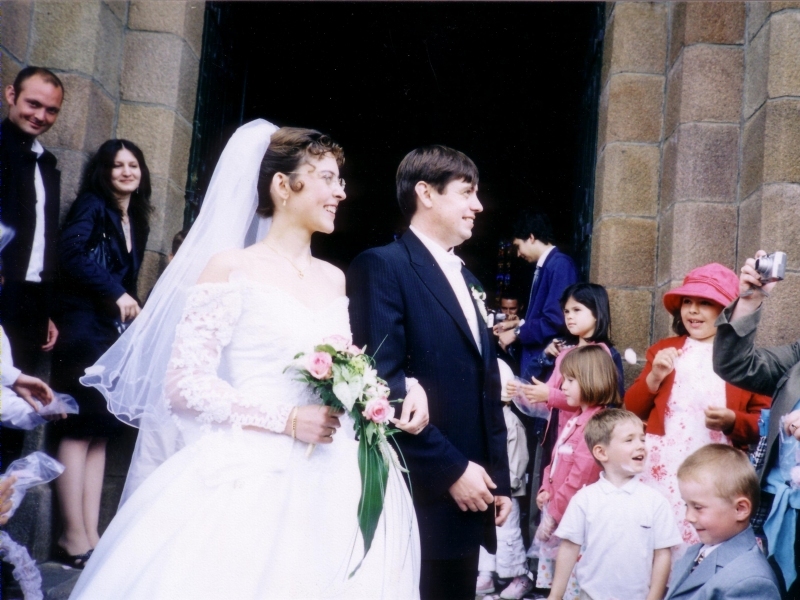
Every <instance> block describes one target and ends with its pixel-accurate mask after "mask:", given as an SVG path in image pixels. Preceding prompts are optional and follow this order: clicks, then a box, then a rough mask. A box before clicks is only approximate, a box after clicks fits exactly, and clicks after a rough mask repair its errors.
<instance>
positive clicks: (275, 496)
mask: <svg viewBox="0 0 800 600" xmlns="http://www.w3.org/2000/svg"><path fill="white" fill-rule="evenodd" d="M332 334H340V335H347V336H348V337H349V335H350V325H349V319H348V312H347V299H346V298H345V297H341V298H339V299H337V300H335V301H333V302H332V303H331V304H330V305H328V306H326V307H324V308H322V309H320V310H312V309H309V308H307V307H306V306H305V305H303V304H302V303H301V302H299V301H297V300H296V299H295V298H293V297H292V296H290V295H288V294H287V293H286V292H284V291H282V290H280V289H277V288H274V287H271V286H268V285H266V284H262V283H258V282H253V281H248V280H246V279H244V278H243V277H241V276H237V274H234V276H233V277H232V281H231V282H229V283H211V284H200V285H196V286H194V287H193V288H192V289H191V291H190V293H189V296H188V299H187V303H186V308H185V309H184V314H183V318H182V320H181V323H180V325H179V326H178V329H177V335H176V340H175V346H174V348H173V358H172V360H171V361H170V366H169V369H168V373H167V379H168V385H167V395H168V396H169V399H170V400H171V405H172V407H173V418H174V419H176V420H177V421H178V422H179V425H180V429H181V431H182V434H183V437H184V439H185V441H186V446H185V447H184V448H183V449H182V450H180V451H179V452H177V453H176V454H174V455H173V456H172V457H171V458H170V459H169V460H167V461H166V462H165V463H164V464H162V465H161V466H160V467H159V468H158V469H157V470H156V471H155V472H154V473H153V474H152V475H150V477H148V478H147V479H146V480H145V481H144V483H143V484H142V485H141V486H140V487H139V488H138V489H137V490H136V491H135V492H134V493H133V495H132V496H131V497H130V498H129V499H128V500H127V501H126V502H125V503H124V504H123V505H122V507H121V508H120V510H119V513H118V514H117V515H116V517H115V518H114V520H113V521H112V523H111V525H110V526H109V527H108V529H107V531H106V532H105V533H104V535H103V537H102V539H101V540H100V543H99V545H98V546H97V548H96V549H95V551H94V554H93V556H92V558H91V559H90V560H89V562H88V564H87V566H86V569H85V570H84V572H83V574H82V575H81V577H80V579H79V580H78V583H77V585H76V587H75V589H74V591H73V593H72V596H71V598H83V599H111V598H115V599H116V598H119V599H123V598H142V599H147V600H156V599H162V598H163V599H165V600H166V599H168V600H181V599H184V598H186V599H192V600H198V599H203V598H209V599H211V598H213V599H216V600H218V599H222V598H231V599H235V600H246V599H250V598H303V599H306V598H309V599H310V598H348V599H349V598H370V599H372V598H391V599H398V600H401V599H402V600H405V599H407V598H418V597H419V592H418V583H419V554H420V553H419V536H418V531H417V525H416V521H415V517H414V511H413V506H412V503H411V498H410V496H409V494H408V491H407V489H406V487H405V484H404V483H403V481H402V477H401V475H400V474H399V472H398V471H397V470H396V469H395V468H392V470H391V471H390V476H389V484H388V489H387V491H386V499H385V505H384V511H383V515H382V517H381V521H380V523H379V525H378V529H377V532H376V535H375V539H374V541H373V544H372V548H371V550H370V552H369V553H368V555H367V557H366V559H365V560H364V562H363V564H362V565H361V567H360V568H359V569H358V571H357V572H356V573H355V575H354V576H353V577H349V575H350V573H351V572H352V571H353V569H354V568H355V567H356V565H358V562H359V561H360V560H361V559H362V557H363V542H362V538H361V534H360V532H359V529H358V522H357V516H356V513H357V507H358V502H359V497H360V490H361V481H360V476H359V470H358V458H357V454H356V451H357V442H356V441H355V440H354V439H353V429H352V421H350V420H349V419H346V418H343V419H342V427H341V429H340V430H339V431H338V433H337V434H336V436H335V438H334V441H333V443H332V444H327V445H319V446H317V447H316V448H315V450H314V451H313V453H312V454H311V456H310V457H308V458H307V457H306V450H307V445H306V444H304V443H301V442H295V441H293V440H292V439H291V438H290V437H289V436H286V435H283V434H279V433H270V432H269V431H264V430H263V429H261V430H253V429H245V430H243V429H242V428H241V426H243V425H248V424H257V425H259V426H261V427H266V428H268V429H272V430H275V431H282V430H283V427H284V424H285V423H286V418H287V416H288V415H289V413H290V411H291V407H292V406H295V405H298V404H309V403H313V402H315V401H316V400H315V398H314V396H313V395H312V394H310V393H309V389H308V387H307V386H306V385H305V384H302V383H300V382H298V381H296V380H295V378H296V373H292V372H291V371H287V372H284V369H285V367H286V366H287V365H288V364H289V363H290V362H291V361H292V359H293V357H294V356H295V355H296V354H297V353H298V352H308V351H310V350H311V349H312V347H313V346H314V345H316V344H318V343H320V342H321V340H322V339H323V338H324V337H326V336H329V335H332ZM165 401H167V400H165ZM176 406H181V407H182V408H181V409H180V410H178V409H176V408H175V407H176Z"/></svg>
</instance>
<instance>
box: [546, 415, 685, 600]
mask: <svg viewBox="0 0 800 600" xmlns="http://www.w3.org/2000/svg"><path fill="white" fill-rule="evenodd" d="M584 437H585V438H586V445H587V446H589V448H591V450H592V455H593V456H594V459H595V460H596V461H597V462H598V463H599V464H600V466H601V467H603V473H602V474H601V475H600V480H599V481H598V482H596V483H593V484H591V485H588V486H586V487H584V488H583V489H581V490H579V491H578V493H577V494H575V496H574V497H573V498H572V500H571V501H570V503H569V506H568V507H567V510H566V512H565V513H564V517H563V518H562V519H561V523H560V524H559V526H558V529H557V530H556V532H555V535H556V536H558V537H559V538H561V540H562V541H561V546H560V547H559V550H558V557H557V558H556V570H555V576H554V578H553V587H552V588H551V591H550V596H549V600H561V598H562V597H563V594H564V591H565V590H566V587H567V581H568V580H569V576H570V573H571V572H572V569H573V568H574V567H575V566H576V563H577V567H576V569H575V574H576V578H577V580H578V584H579V585H580V588H581V596H580V597H581V600H644V599H646V600H661V599H662V598H663V597H664V593H665V591H666V586H667V578H668V577H669V570H670V562H671V556H670V547H671V546H675V545H677V544H679V543H680V542H681V536H680V533H679V532H678V526H677V524H676V523H675V517H674V516H673V515H672V511H671V510H670V507H669V503H668V502H667V500H666V498H664V496H662V495H661V494H659V493H658V492H657V491H655V490H653V489H652V488H650V487H648V486H646V485H645V484H643V483H641V482H640V481H639V478H638V477H637V475H638V474H639V473H641V472H642V470H643V469H644V464H645V458H646V456H647V449H646V448H645V443H644V439H645V438H644V425H643V424H642V421H641V419H639V417H637V416H636V415H634V414H633V413H632V412H629V411H627V410H621V409H616V408H609V409H606V410H602V411H600V412H599V413H597V414H596V415H595V416H594V417H592V419H591V420H590V421H589V423H588V424H587V425H586V431H585V433H584Z"/></svg>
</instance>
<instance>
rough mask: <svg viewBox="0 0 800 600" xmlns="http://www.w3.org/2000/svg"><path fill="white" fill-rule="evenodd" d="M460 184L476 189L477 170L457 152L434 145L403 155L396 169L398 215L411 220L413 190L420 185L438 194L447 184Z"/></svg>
mask: <svg viewBox="0 0 800 600" xmlns="http://www.w3.org/2000/svg"><path fill="white" fill-rule="evenodd" d="M462 179H463V180H464V181H465V182H467V183H469V184H472V185H478V167H476V166H475V163H474V162H472V159H471V158H470V157H469V156H467V155H466V154H464V153H463V152H459V151H458V150H454V149H453V148H448V147H447V146H442V145H434V146H423V147H422V148H416V149H415V150H412V151H411V152H409V153H408V154H406V155H405V158H403V160H402V161H400V165H399V166H398V167H397V175H396V177H395V183H396V185H397V203H398V204H399V205H400V212H402V213H403V216H404V217H405V218H406V219H407V220H409V221H410V220H411V217H413V216H414V213H415V212H416V211H417V192H416V189H415V188H416V186H417V184H418V183H419V182H420V181H424V182H426V183H428V184H430V185H432V186H433V187H434V189H435V190H436V191H437V192H438V193H440V194H442V193H444V190H445V188H446V187H447V186H448V185H449V184H450V182H451V181H456V180H462Z"/></svg>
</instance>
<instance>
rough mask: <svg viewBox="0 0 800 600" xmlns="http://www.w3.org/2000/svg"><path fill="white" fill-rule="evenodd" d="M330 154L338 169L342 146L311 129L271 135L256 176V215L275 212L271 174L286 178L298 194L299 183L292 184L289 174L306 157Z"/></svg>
mask: <svg viewBox="0 0 800 600" xmlns="http://www.w3.org/2000/svg"><path fill="white" fill-rule="evenodd" d="M325 154H331V155H332V156H333V158H335V159H336V164H338V165H339V166H340V167H341V166H342V165H343V164H344V151H343V150H342V147H341V146H340V145H339V144H337V143H336V142H334V141H333V140H332V139H331V138H330V137H328V136H327V135H325V134H323V133H320V132H319V131H316V130H314V129H301V128H299V127H281V128H280V129H278V131H276V132H275V133H273V134H272V137H271V138H270V141H269V148H268V149H267V152H266V154H264V158H263V160H262V161H261V171H260V172H259V176H258V208H257V209H256V214H258V215H259V216H262V217H269V216H272V214H273V213H274V212H275V202H274V201H273V199H272V196H271V195H270V193H269V188H270V186H271V185H272V178H273V177H275V173H284V174H286V175H289V181H290V183H291V186H292V189H293V190H294V191H295V192H299V191H300V190H302V189H303V182H302V181H295V175H294V174H292V173H293V171H295V170H296V169H297V167H299V166H300V163H302V162H303V160H304V159H305V158H306V157H308V156H314V157H316V158H319V157H321V156H324V155H325Z"/></svg>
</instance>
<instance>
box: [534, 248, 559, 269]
mask: <svg viewBox="0 0 800 600" xmlns="http://www.w3.org/2000/svg"><path fill="white" fill-rule="evenodd" d="M555 249H556V247H555V246H550V247H549V248H548V249H547V250H545V251H544V252H542V255H541V256H540V257H539V260H537V261H536V266H537V267H543V266H544V261H545V260H547V257H548V256H550V253H551V252H552V251H553V250H555Z"/></svg>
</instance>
